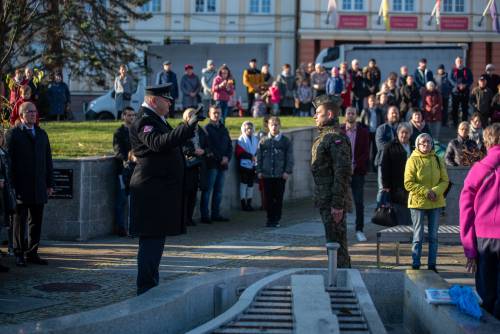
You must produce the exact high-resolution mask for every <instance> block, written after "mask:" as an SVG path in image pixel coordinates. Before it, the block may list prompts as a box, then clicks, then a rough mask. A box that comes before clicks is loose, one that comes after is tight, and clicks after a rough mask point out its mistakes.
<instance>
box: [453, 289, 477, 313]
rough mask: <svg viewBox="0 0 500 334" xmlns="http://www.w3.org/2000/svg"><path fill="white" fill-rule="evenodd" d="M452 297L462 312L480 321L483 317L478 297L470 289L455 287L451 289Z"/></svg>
mask: <svg viewBox="0 0 500 334" xmlns="http://www.w3.org/2000/svg"><path fill="white" fill-rule="evenodd" d="M450 297H451V300H452V301H453V302H454V303H455V305H457V307H458V309H459V310H460V311H461V312H463V313H465V314H468V315H470V316H472V317H474V318H476V319H480V318H481V317H482V316H483V311H482V310H481V307H480V306H479V302H478V300H477V296H476V294H475V293H474V291H473V290H472V289H471V288H470V287H468V286H461V285H453V286H452V287H451V288H450Z"/></svg>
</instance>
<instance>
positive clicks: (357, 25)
mask: <svg viewBox="0 0 500 334" xmlns="http://www.w3.org/2000/svg"><path fill="white" fill-rule="evenodd" d="M367 26H368V18H367V17H366V16H365V15H340V17H339V28H340V29H366V27H367Z"/></svg>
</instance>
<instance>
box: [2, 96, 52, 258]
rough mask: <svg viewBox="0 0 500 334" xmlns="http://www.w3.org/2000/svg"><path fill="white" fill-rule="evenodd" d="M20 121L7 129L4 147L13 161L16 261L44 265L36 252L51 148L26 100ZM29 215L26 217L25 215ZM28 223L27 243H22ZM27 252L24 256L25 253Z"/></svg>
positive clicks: (48, 190)
mask: <svg viewBox="0 0 500 334" xmlns="http://www.w3.org/2000/svg"><path fill="white" fill-rule="evenodd" d="M19 114H20V116H21V123H20V124H19V125H17V126H16V127H14V128H13V129H11V130H10V131H9V132H8V133H7V149H8V151H9V155H10V158H11V163H12V169H11V170H12V183H13V186H14V189H16V200H17V206H16V212H15V215H14V222H13V237H14V253H15V256H16V265H17V266H18V267H25V266H26V262H28V263H33V264H41V265H47V264H48V262H47V260H44V259H41V258H40V257H39V256H38V246H39V244H40V234H41V231H42V219H43V208H44V205H45V203H47V199H48V197H49V195H51V194H52V187H53V184H54V179H53V175H52V152H51V150H50V143H49V137H48V136H47V133H46V132H45V131H44V130H43V129H41V128H40V127H38V126H37V125H36V118H37V110H36V107H35V105H34V104H33V103H31V102H25V103H23V104H21V107H20V108H19ZM28 217H29V219H28ZM26 225H28V244H27V245H26V244H25V239H24V238H25V234H26ZM25 256H26V260H25V258H24V257H25Z"/></svg>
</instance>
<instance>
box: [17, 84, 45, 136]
mask: <svg viewBox="0 0 500 334" xmlns="http://www.w3.org/2000/svg"><path fill="white" fill-rule="evenodd" d="M24 102H33V99H32V98H31V88H30V86H28V85H24V86H21V88H20V89H19V98H18V99H17V101H16V103H15V104H14V108H12V112H11V114H10V119H9V123H10V126H11V127H14V126H16V125H17V124H19V123H20V122H21V117H20V116H19V107H21V104H23V103H24ZM35 108H36V107H35ZM39 124H40V115H39V114H38V112H37V113H36V125H39Z"/></svg>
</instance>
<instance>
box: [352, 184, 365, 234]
mask: <svg viewBox="0 0 500 334" xmlns="http://www.w3.org/2000/svg"><path fill="white" fill-rule="evenodd" d="M364 188H365V176H364V175H353V176H352V179H351V189H352V198H353V200H354V205H355V206H356V231H361V232H363V227H364V223H365V215H364V210H365V207H364V205H363V190H364Z"/></svg>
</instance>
